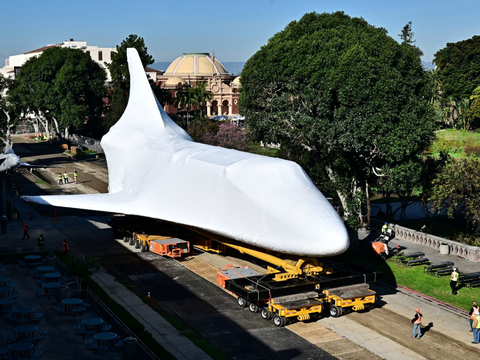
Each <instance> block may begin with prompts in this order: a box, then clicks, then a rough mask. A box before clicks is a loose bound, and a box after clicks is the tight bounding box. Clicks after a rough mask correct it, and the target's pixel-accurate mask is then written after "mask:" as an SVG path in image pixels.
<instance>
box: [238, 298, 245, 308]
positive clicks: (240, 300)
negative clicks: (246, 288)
mask: <svg viewBox="0 0 480 360" xmlns="http://www.w3.org/2000/svg"><path fill="white" fill-rule="evenodd" d="M237 305H238V306H240V307H242V308H244V307H247V305H248V301H247V300H245V299H244V298H242V297H241V296H239V297H238V298H237Z"/></svg>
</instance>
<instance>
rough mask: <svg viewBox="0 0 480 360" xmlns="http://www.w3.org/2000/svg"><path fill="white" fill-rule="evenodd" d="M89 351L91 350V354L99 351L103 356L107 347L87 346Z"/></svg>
mask: <svg viewBox="0 0 480 360" xmlns="http://www.w3.org/2000/svg"><path fill="white" fill-rule="evenodd" d="M89 350H93V354H96V353H97V351H100V352H101V353H102V355H103V354H105V353H106V352H107V351H108V346H100V345H96V344H93V343H92V344H91V345H90V346H89Z"/></svg>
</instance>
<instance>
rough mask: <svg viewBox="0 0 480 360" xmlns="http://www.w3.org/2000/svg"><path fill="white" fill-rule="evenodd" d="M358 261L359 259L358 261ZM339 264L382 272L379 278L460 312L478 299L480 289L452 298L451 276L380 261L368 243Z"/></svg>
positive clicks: (465, 289)
mask: <svg viewBox="0 0 480 360" xmlns="http://www.w3.org/2000/svg"><path fill="white" fill-rule="evenodd" d="M359 259H361V260H359ZM338 260H339V261H340V262H346V263H349V262H352V263H357V264H360V265H362V266H364V267H366V268H369V269H372V270H375V271H379V272H381V275H380V279H382V280H384V281H386V282H388V283H390V284H395V285H397V284H398V285H402V286H405V287H407V288H409V289H412V290H415V291H417V292H419V293H422V294H424V295H427V296H429V297H432V298H435V299H437V300H440V301H442V302H444V303H447V304H450V305H453V306H456V307H458V308H460V309H463V310H467V311H468V310H470V308H471V306H472V301H473V300H477V301H478V300H480V288H473V289H468V288H462V289H460V290H459V291H458V295H452V292H451V289H450V276H443V277H439V278H437V277H434V276H431V275H427V274H425V273H424V270H423V266H417V267H410V268H409V267H406V266H403V265H400V264H398V263H396V262H395V259H394V258H390V259H388V260H387V261H383V260H382V259H380V257H378V256H376V255H373V252H372V251H371V250H370V244H367V243H366V244H363V247H362V248H361V249H360V250H358V251H355V252H354V251H348V252H346V253H344V254H342V255H340V256H339V257H338Z"/></svg>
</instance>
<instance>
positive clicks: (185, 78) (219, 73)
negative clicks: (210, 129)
mask: <svg viewBox="0 0 480 360" xmlns="http://www.w3.org/2000/svg"><path fill="white" fill-rule="evenodd" d="M157 81H158V82H159V84H160V86H161V87H162V88H165V89H169V90H170V91H171V93H172V96H173V97H174V99H175V96H176V92H177V90H178V87H179V86H181V85H183V84H188V85H191V86H195V85H197V83H199V82H202V81H204V82H206V83H207V90H210V91H211V92H212V93H213V96H214V99H213V100H212V101H211V102H208V103H207V116H213V115H238V114H239V111H238V98H239V95H240V94H239V88H240V81H239V78H238V77H235V76H234V75H230V74H229V73H228V72H227V70H225V67H224V66H223V65H222V64H221V63H220V61H218V60H217V59H215V57H211V56H210V54H209V53H184V54H183V55H182V56H180V57H178V58H177V59H175V60H174V61H173V62H172V63H171V64H170V66H169V67H168V68H167V70H166V71H165V72H164V73H163V74H161V75H157ZM179 110H180V109H178V108H177V106H176V105H167V106H166V107H165V111H166V112H167V113H169V114H176V113H177V112H178V111H179Z"/></svg>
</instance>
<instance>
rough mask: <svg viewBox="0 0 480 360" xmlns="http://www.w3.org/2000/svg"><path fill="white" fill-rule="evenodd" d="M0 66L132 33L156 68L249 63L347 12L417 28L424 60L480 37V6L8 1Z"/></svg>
mask: <svg viewBox="0 0 480 360" xmlns="http://www.w3.org/2000/svg"><path fill="white" fill-rule="evenodd" d="M0 9H1V13H2V15H1V21H0V67H2V66H4V64H5V61H4V60H5V58H7V57H8V56H10V55H16V54H22V53H25V52H28V51H30V50H34V49H37V48H40V47H42V46H45V45H48V44H56V43H61V42H62V41H64V40H67V39H69V38H73V39H75V40H84V41H87V43H88V44H89V45H98V46H100V47H115V46H116V45H119V44H120V43H121V41H122V40H124V39H125V38H126V37H127V36H128V35H130V34H137V35H139V36H141V37H143V38H144V39H145V43H146V45H147V48H148V52H149V53H150V54H151V55H152V56H153V57H154V59H155V61H156V62H158V61H173V60H174V59H175V58H177V57H178V56H180V55H181V54H182V53H184V52H209V53H212V50H215V55H216V57H217V59H218V60H220V61H223V62H227V61H246V60H247V59H248V58H249V57H250V56H252V55H253V54H254V53H255V52H256V51H257V50H258V49H259V48H260V47H261V46H262V45H265V44H266V43H267V42H268V39H269V38H271V37H272V36H273V35H274V34H275V33H277V32H279V31H281V30H282V29H284V28H285V27H286V26H287V25H288V23H289V22H291V21H293V20H299V19H300V18H301V17H302V16H303V15H304V14H305V13H307V12H312V11H315V12H317V13H323V12H328V13H331V12H335V11H339V10H341V11H344V12H345V13H346V14H348V15H350V16H352V17H363V18H364V19H365V20H366V21H368V22H369V23H370V24H372V25H374V26H377V27H384V28H385V29H387V31H388V33H389V35H390V36H392V37H393V38H394V39H396V40H399V37H398V34H399V33H400V31H401V29H402V27H403V26H404V25H405V24H406V23H407V22H409V21H412V25H413V31H414V33H415V37H414V39H415V40H416V45H417V46H418V47H419V48H420V49H422V51H423V52H424V54H425V55H424V56H423V58H422V59H423V60H424V61H431V60H432V59H433V54H434V53H435V52H437V51H438V50H439V49H442V48H444V47H445V46H446V44H447V42H457V41H460V40H466V39H469V38H471V37H472V36H473V35H480V29H479V26H480V21H479V18H480V0H455V1H453V0H451V1H446V0H436V1H432V0H424V1H422V0H404V1H393V0H387V1H386V0H383V1H381V0H363V1H361V0H337V1H331V0H330V1H324V0H317V1H313V0H312V1H310V0H288V1H287V0H256V1H253V0H240V1H238V0H237V1H232V0H223V1H219V0H217V1H211V0H196V1H191V0H177V1H164V0H156V1H153V0H137V1H133V0H131V1H125V0H115V1H113V0H96V1H92V0H83V1H70V0H61V1H59V0H15V1H2V4H1V7H0Z"/></svg>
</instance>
